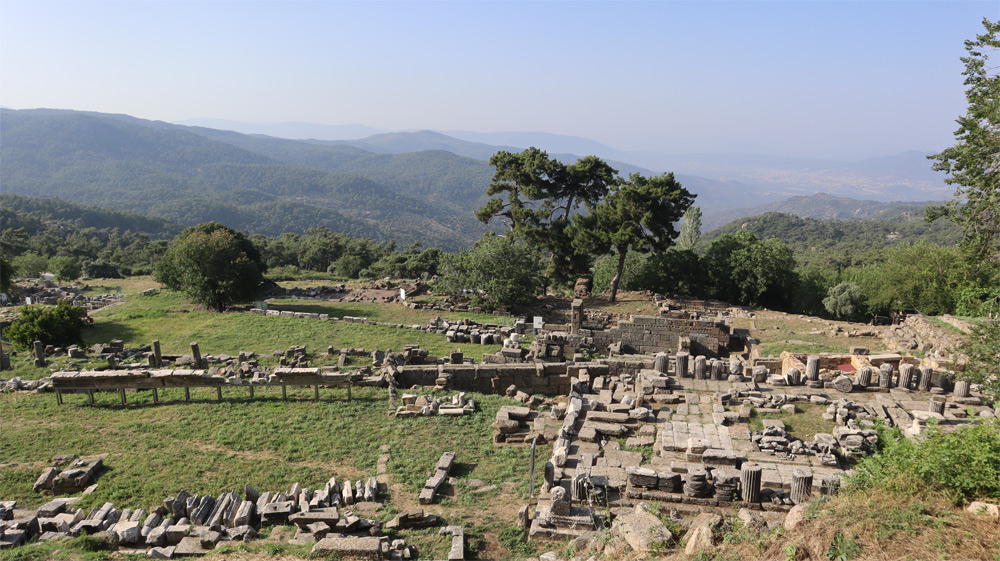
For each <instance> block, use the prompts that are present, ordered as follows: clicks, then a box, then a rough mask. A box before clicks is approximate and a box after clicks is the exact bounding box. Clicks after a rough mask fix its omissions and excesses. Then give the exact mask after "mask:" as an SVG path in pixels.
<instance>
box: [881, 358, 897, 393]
mask: <svg viewBox="0 0 1000 561" xmlns="http://www.w3.org/2000/svg"><path fill="white" fill-rule="evenodd" d="M892 370H893V368H892V363H890V362H883V363H882V365H881V366H879V367H878V387H880V388H887V389H888V388H891V387H892Z"/></svg>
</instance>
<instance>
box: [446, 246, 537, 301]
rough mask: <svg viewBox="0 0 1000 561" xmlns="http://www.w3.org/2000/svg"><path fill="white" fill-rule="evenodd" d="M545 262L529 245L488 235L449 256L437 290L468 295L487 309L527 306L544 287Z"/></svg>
mask: <svg viewBox="0 0 1000 561" xmlns="http://www.w3.org/2000/svg"><path fill="white" fill-rule="evenodd" d="M544 280H545V279H544V276H543V272H542V264H541V262H540V260H539V258H538V255H537V254H536V253H535V252H534V251H533V250H532V249H531V248H530V247H528V246H527V245H526V244H524V243H521V242H517V241H513V240H510V239H508V238H501V237H498V236H495V235H493V234H486V235H485V236H483V237H482V239H480V240H479V241H478V242H476V245H475V247H473V248H472V249H467V250H465V251H463V252H461V253H456V254H453V255H449V256H447V259H446V260H445V262H444V263H442V265H441V277H440V278H439V279H438V282H437V283H436V284H435V288H434V289H435V291H440V292H444V293H448V294H461V293H466V294H469V295H470V297H471V300H472V303H473V304H474V305H477V306H482V307H484V308H486V309H487V310H495V309H497V308H502V307H506V308H513V307H516V306H524V305H528V304H530V303H532V302H534V301H535V297H536V296H537V295H538V294H539V293H540V292H541V289H542V287H543V286H544Z"/></svg>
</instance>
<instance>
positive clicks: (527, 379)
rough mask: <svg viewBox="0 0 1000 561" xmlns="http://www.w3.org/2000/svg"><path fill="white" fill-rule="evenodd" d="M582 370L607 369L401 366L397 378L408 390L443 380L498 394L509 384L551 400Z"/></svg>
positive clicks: (599, 370)
mask: <svg viewBox="0 0 1000 561" xmlns="http://www.w3.org/2000/svg"><path fill="white" fill-rule="evenodd" d="M584 369H586V370H588V371H589V372H590V373H591V375H598V376H600V375H606V374H608V372H609V370H610V367H609V366H608V365H607V364H604V363H598V362H583V363H580V362H578V363H569V362H550V363H527V364H441V365H428V366H403V367H401V368H400V373H399V375H398V377H397V379H398V380H399V382H400V384H401V385H402V386H403V387H411V386H434V385H437V382H438V380H439V379H441V378H445V379H447V382H448V387H450V388H451V389H455V390H459V391H467V392H479V393H484V394H501V395H502V394H503V393H504V392H505V391H506V389H507V388H508V387H509V386H511V385H512V384H513V385H515V386H517V389H518V390H521V391H524V392H525V393H528V394H539V395H545V396H553V397H554V396H560V395H567V394H569V390H570V382H571V379H572V378H573V377H575V376H577V375H578V374H579V372H580V371H581V370H584Z"/></svg>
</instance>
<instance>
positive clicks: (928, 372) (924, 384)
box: [917, 366, 934, 392]
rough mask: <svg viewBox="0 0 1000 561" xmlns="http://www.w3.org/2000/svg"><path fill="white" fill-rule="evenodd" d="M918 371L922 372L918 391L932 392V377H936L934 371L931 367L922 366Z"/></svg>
mask: <svg viewBox="0 0 1000 561" xmlns="http://www.w3.org/2000/svg"><path fill="white" fill-rule="evenodd" d="M917 371H918V372H920V381H919V382H918V383H917V389H918V390H920V391H922V392H929V391H931V376H933V375H934V369H933V368H931V367H930V366H921V367H920V368H918V369H917Z"/></svg>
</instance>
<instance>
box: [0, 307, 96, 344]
mask: <svg viewBox="0 0 1000 561" xmlns="http://www.w3.org/2000/svg"><path fill="white" fill-rule="evenodd" d="M86 315H87V313H86V312H85V311H84V310H83V308H78V307H76V306H74V305H72V304H70V303H69V302H68V301H65V300H64V301H62V302H59V304H58V305H56V306H27V307H25V308H24V309H23V310H22V311H21V317H20V318H19V319H18V320H17V321H15V322H14V323H12V324H11V325H10V326H9V327H8V328H7V329H5V330H4V335H6V336H7V339H8V340H9V341H10V342H11V343H12V344H13V345H14V346H15V347H18V348H21V349H28V348H31V345H32V343H33V342H35V341H41V342H42V343H45V344H46V345H56V346H66V345H73V344H77V345H79V344H82V343H83V327H84V324H85V320H84V318H85V317H86Z"/></svg>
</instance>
